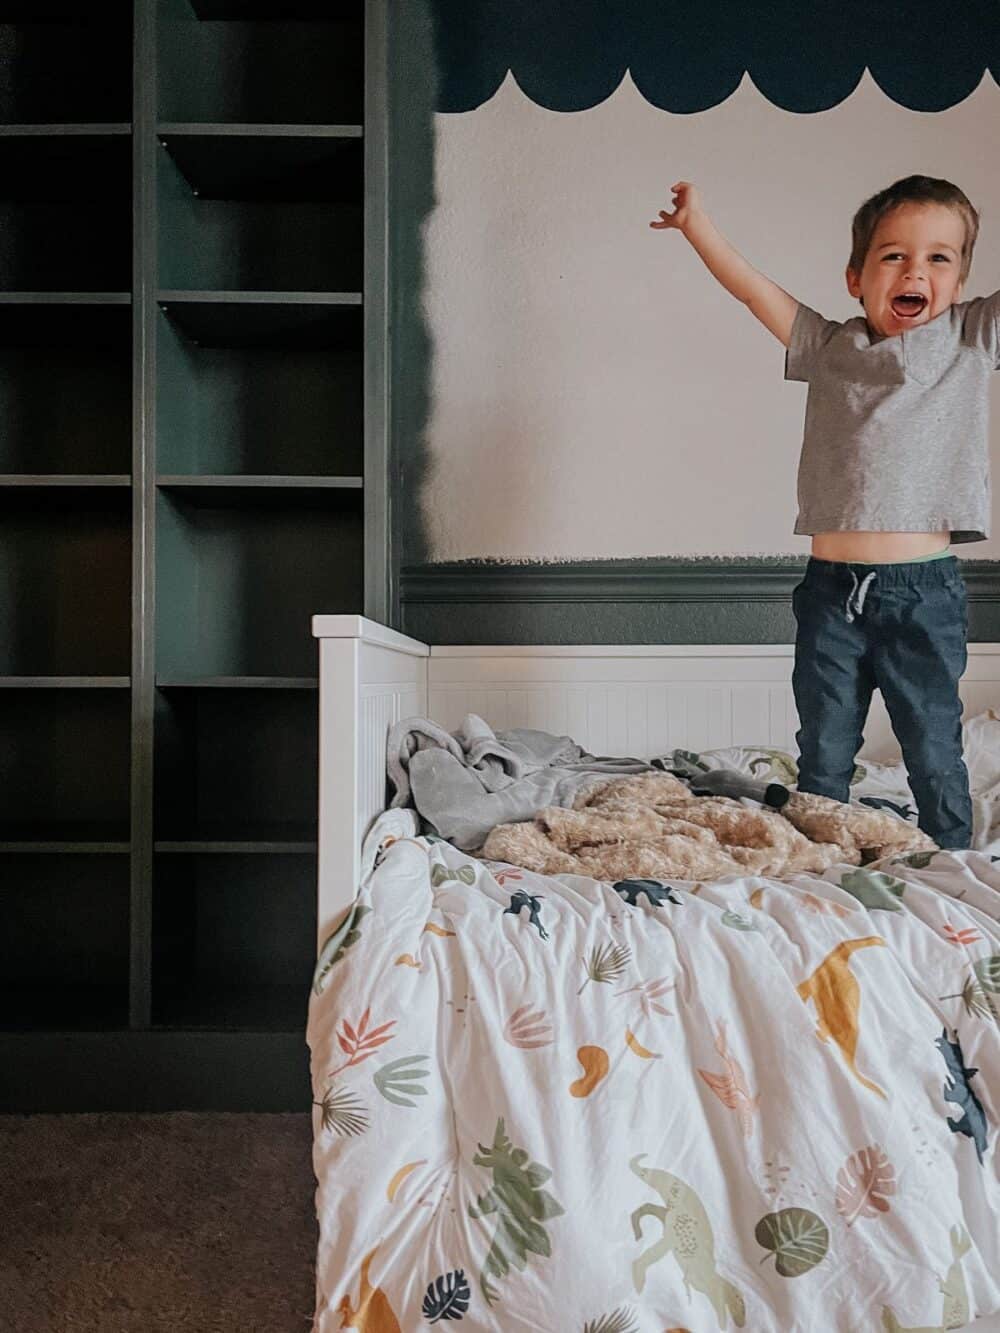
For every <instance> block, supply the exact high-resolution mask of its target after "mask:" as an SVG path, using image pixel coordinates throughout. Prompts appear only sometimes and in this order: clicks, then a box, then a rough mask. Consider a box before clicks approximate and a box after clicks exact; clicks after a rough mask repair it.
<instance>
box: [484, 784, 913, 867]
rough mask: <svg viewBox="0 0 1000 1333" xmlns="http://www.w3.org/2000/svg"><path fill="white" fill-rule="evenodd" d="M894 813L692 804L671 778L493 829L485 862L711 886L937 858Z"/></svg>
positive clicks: (816, 803)
mask: <svg viewBox="0 0 1000 1333" xmlns="http://www.w3.org/2000/svg"><path fill="white" fill-rule="evenodd" d="M935 850H937V844H936V843H935V842H933V841H932V840H931V839H930V838H929V837H928V835H927V834H926V833H923V832H922V831H921V830H920V829H917V828H914V827H913V825H912V824H907V823H906V822H905V821H904V820H902V819H900V818H898V817H897V816H896V815H893V814H889V813H888V812H886V811H883V810H872V809H869V808H868V807H867V806H859V805H848V804H844V803H843V802H842V801H834V800H831V799H830V797H828V796H816V795H814V794H812V793H809V792H797V791H793V792H792V793H791V796H790V797H789V799H788V801H787V802H786V804H785V805H784V806H782V808H781V810H780V811H778V810H773V809H771V808H770V807H768V806H760V807H759V808H758V807H756V806H750V805H744V804H743V803H742V802H741V801H736V800H733V799H732V798H730V797H728V796H694V795H693V794H692V793H691V791H690V790H689V789H688V788H687V787H686V786H685V785H684V783H683V782H681V781H680V780H679V779H678V778H675V777H673V776H672V775H671V774H669V773H642V774H638V775H636V776H631V777H620V778H612V779H610V780H607V781H599V782H597V783H596V784H595V785H593V786H590V787H588V788H587V789H586V790H585V791H582V792H581V793H580V794H579V795H578V796H577V798H576V800H575V801H574V803H573V807H572V808H571V809H563V808H562V807H559V806H546V808H545V809H544V810H539V812H538V813H537V814H536V815H535V818H534V819H533V820H531V821H530V822H525V823H520V824H498V825H497V826H496V828H494V829H492V830H491V832H490V833H489V835H488V837H487V838H486V841H485V843H484V844H483V847H482V849H481V851H480V852H479V853H478V854H479V855H480V856H481V857H483V858H484V859H486V860H490V861H506V862H508V863H509V864H511V865H516V866H522V867H524V868H525V869H526V870H534V871H536V872H537V873H539V874H543V875H560V874H574V875H589V876H591V877H592V878H594V879H607V880H618V879H630V878H653V879H714V878H719V877H721V876H723V875H728V874H731V873H733V872H734V871H735V872H742V873H751V874H761V875H781V874H784V873H788V872H790V871H797V870H807V871H817V872H821V871H823V870H825V869H826V868H827V867H828V866H831V865H835V864H836V863H838V862H847V863H848V864H849V865H862V864H865V863H867V862H869V861H874V860H877V859H878V858H879V857H882V856H887V855H889V854H890V853H901V852H910V851H935Z"/></svg>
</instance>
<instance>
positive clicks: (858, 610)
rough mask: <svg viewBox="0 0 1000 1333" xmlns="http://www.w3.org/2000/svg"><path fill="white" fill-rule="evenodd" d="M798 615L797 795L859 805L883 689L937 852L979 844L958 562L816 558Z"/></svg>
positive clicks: (796, 597) (965, 615)
mask: <svg viewBox="0 0 1000 1333" xmlns="http://www.w3.org/2000/svg"><path fill="white" fill-rule="evenodd" d="M792 609H793V611H794V612H795V620H796V626H797V628H796V635H795V666H794V668H793V671H792V688H793V691H794V694H795V706H796V708H797V709H798V714H799V722H800V728H799V731H798V732H797V733H796V741H797V742H798V746H799V756H800V757H799V780H798V789H799V791H805V792H817V793H818V794H819V795H821V796H831V797H833V798H834V799H835V800H838V801H846V800H848V799H849V791H850V778H851V774H852V772H853V769H854V760H855V756H856V755H857V752H858V750H859V749H860V748H861V745H862V741H863V729H864V725H865V719H866V718H867V716H868V708H869V705H870V703H871V697H872V691H873V690H874V689H875V688H876V687H878V689H879V690H880V691H881V693H882V697H883V699H884V700H885V705H886V710H887V712H888V714H889V720H890V722H891V723H892V729H893V732H894V734H895V736H896V739H897V740H898V741H899V745H900V748H901V750H902V752H903V762H904V764H905V767H906V773H907V777H908V779H909V783H910V789H911V791H912V792H913V796H914V799H915V800H916V803H917V812H918V821H917V822H918V824H919V826H920V828H922V829H923V831H924V832H925V833H927V834H928V835H929V836H930V837H931V838H933V839H934V841H935V842H936V843H937V844H938V846H939V847H957V848H968V847H971V845H972V801H971V799H970V795H969V774H968V770H967V769H966V766H965V760H964V759H963V757H962V702H961V699H960V698H959V694H958V682H959V679H960V678H961V676H962V674H963V672H964V671H965V666H966V661H967V651H966V638H967V635H968V630H969V608H968V601H967V598H966V589H965V581H964V579H963V578H962V572H961V567H960V565H959V562H958V560H957V558H956V557H955V556H945V557H942V558H941V559H938V560H927V561H903V562H901V563H899V564H858V563H853V562H846V561H839V560H837V561H835V560H819V559H817V558H816V557H815V556H810V557H809V562H808V564H807V565H806V571H805V575H804V577H803V579H802V581H801V583H799V584H798V585H797V586H796V587H795V589H794V590H793V592H792Z"/></svg>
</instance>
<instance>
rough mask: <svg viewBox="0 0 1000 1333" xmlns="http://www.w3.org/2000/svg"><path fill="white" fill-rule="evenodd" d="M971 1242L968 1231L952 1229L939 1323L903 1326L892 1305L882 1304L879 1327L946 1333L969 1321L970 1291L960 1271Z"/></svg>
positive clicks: (888, 1331) (893, 1332) (898, 1332)
mask: <svg viewBox="0 0 1000 1333" xmlns="http://www.w3.org/2000/svg"><path fill="white" fill-rule="evenodd" d="M970 1246H971V1242H970V1240H969V1237H968V1233H967V1232H966V1231H964V1230H963V1228H962V1227H952V1229H951V1254H952V1260H951V1266H950V1267H949V1269H948V1272H947V1274H946V1276H945V1277H944V1278H943V1279H942V1280H941V1281H940V1282H939V1284H938V1285H939V1287H940V1290H941V1294H942V1296H943V1297H944V1301H943V1303H942V1310H941V1322H940V1324H934V1325H933V1326H931V1327H927V1326H924V1327H923V1328H906V1327H904V1325H902V1324H901V1323H900V1322H899V1320H898V1319H897V1318H896V1316H895V1314H894V1313H893V1311H892V1308H891V1307H890V1306H888V1305H884V1306H883V1307H882V1327H883V1329H884V1330H885V1333H946V1330H947V1329H949V1328H964V1327H965V1326H966V1324H967V1323H968V1322H969V1318H970V1314H971V1311H970V1310H969V1291H968V1288H967V1287H966V1285H965V1274H964V1273H963V1272H962V1256H963V1255H964V1254H968V1252H969V1249H970Z"/></svg>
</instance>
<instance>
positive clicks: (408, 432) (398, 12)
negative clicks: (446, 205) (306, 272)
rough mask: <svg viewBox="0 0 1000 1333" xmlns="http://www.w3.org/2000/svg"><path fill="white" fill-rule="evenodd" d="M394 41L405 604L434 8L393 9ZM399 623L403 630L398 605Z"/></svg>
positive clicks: (396, 373)
mask: <svg viewBox="0 0 1000 1333" xmlns="http://www.w3.org/2000/svg"><path fill="white" fill-rule="evenodd" d="M389 34H390V36H389V40H390V42H391V45H392V49H391V50H390V54H389V70H390V80H391V82H390V87H389V189H390V197H389V233H390V234H389V254H390V263H391V265H392V270H391V272H390V274H389V290H390V301H391V307H390V310H389V320H390V326H391V328H392V330H393V336H392V342H391V349H392V350H391V358H392V359H391V365H390V367H389V376H390V384H391V387H392V394H391V414H392V416H391V425H390V430H391V441H390V470H391V476H390V488H389V490H390V494H389V518H388V524H389V532H388V539H389V544H390V570H391V572H390V578H391V583H392V587H393V590H394V600H396V599H398V596H399V592H398V589H399V571H400V567H401V566H402V565H403V564H420V563H423V562H424V561H426V560H427V559H428V558H429V553H430V544H429V541H428V536H427V533H426V531H425V529H424V526H423V521H422V516H421V509H420V503H419V497H420V494H421V490H422V488H423V483H424V479H425V476H426V474H427V469H428V460H429V455H430V451H429V449H428V445H427V437H426V431H427V423H428V420H429V418H430V388H429V385H430V373H431V356H432V354H433V351H432V344H431V337H430V333H429V330H428V327H427V321H426V317H425V314H424V307H423V294H424V284H425V282H426V273H425V267H424V251H423V235H422V233H423V224H424V221H425V219H426V218H427V217H428V216H429V214H430V213H431V212H432V211H433V209H434V207H435V204H436V203H437V196H436V194H435V175H434V113H435V109H436V106H437V95H438V59H437V50H438V33H437V31H436V29H435V23H434V15H433V13H432V7H431V0H396V3H394V4H393V5H392V6H391V8H390V16H389ZM392 623H398V605H397V608H394V614H393V620H392Z"/></svg>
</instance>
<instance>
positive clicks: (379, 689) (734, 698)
mask: <svg viewBox="0 0 1000 1333" xmlns="http://www.w3.org/2000/svg"><path fill="white" fill-rule="evenodd" d="M312 625H313V634H314V635H315V636H316V637H317V638H318V639H319V640H320V747H319V757H320V758H319V762H320V776H319V805H320V810H319V829H320V831H319V923H318V924H319V936H320V942H322V941H323V940H325V939H326V938H327V936H328V935H329V934H330V931H331V928H332V925H333V924H335V922H336V920H337V919H339V918H340V917H341V916H342V915H343V913H344V910H345V908H347V907H348V906H349V904H350V903H351V901H352V900H353V898H354V894H355V892H356V889H357V885H358V880H359V878H360V853H361V841H362V838H363V836H364V833H365V831H366V830H367V828H368V827H369V825H370V823H371V821H372V820H373V819H374V818H375V816H376V815H378V814H379V813H380V812H381V811H382V810H383V808H384V806H385V800H386V779H385V740H386V735H387V733H388V730H389V727H390V726H391V725H392V723H393V722H396V721H398V720H399V719H400V718H404V717H412V716H415V715H420V716H424V717H430V718H432V719H433V720H434V721H435V722H437V723H439V724H440V725H441V726H443V727H444V728H445V729H446V730H448V731H453V730H455V728H457V727H458V725H459V724H460V723H461V721H462V719H463V718H464V716H465V714H466V713H478V714H479V715H480V716H481V717H483V718H485V719H486V721H487V722H489V724H490V725H491V726H492V727H494V728H495V729H503V728H507V727H536V728H539V729H541V730H543V731H552V732H556V733H557V734H559V735H563V734H565V735H569V736H572V737H573V739H574V740H575V741H577V742H579V744H580V745H582V746H583V747H584V748H585V749H586V750H589V751H590V752H591V753H592V754H618V755H632V756H635V757H636V758H641V759H646V758H649V757H651V756H652V755H655V754H663V753H664V752H665V751H667V750H673V749H686V750H706V749H718V748H720V747H722V746H727V745H754V746H758V745H759V746H768V747H774V748H776V749H782V750H788V751H789V752H790V753H791V754H793V755H797V754H798V747H797V745H796V744H795V733H796V731H797V730H798V726H799V721H798V713H797V712H796V708H795V699H794V696H793V694H792V665H793V660H794V652H795V649H794V645H793V644H785V643H773V644H772V643H767V644H628V645H622V644H589V645H569V646H564V645H551V644H550V645H541V646H537V647H535V646H522V645H516V646H509V647H495V646H488V645H487V646H482V645H477V646H466V645H459V646H455V645H441V646H433V647H432V646H429V645H428V644H424V643H419V642H418V641H417V640H416V639H410V638H407V637H406V636H405V635H403V634H398V633H397V632H396V631H395V630H391V629H387V628H386V627H385V626H383V625H379V624H377V623H376V622H375V621H373V620H368V619H367V618H366V617H364V616H314V617H313V621H312ZM959 688H960V693H961V696H962V701H963V704H964V706H965V716H967V717H968V716H974V715H975V714H977V713H980V712H983V711H984V710H985V709H986V708H988V707H991V706H1000V644H996V643H970V644H969V661H968V668H967V670H966V673H965V675H964V676H963V678H962V682H961V685H960V687H959ZM859 757H861V758H864V759H872V760H877V761H881V762H883V763H886V762H895V761H898V759H899V746H898V744H897V743H896V740H895V738H894V736H893V734H892V728H891V726H890V723H889V718H888V715H887V713H886V710H885V704H884V703H883V701H882V696H881V695H880V694H879V693H878V692H876V693H875V695H874V696H873V698H872V706H871V711H870V713H869V716H868V722H867V725H866V727H865V739H864V744H863V746H862V748H861V750H860V752H859Z"/></svg>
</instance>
